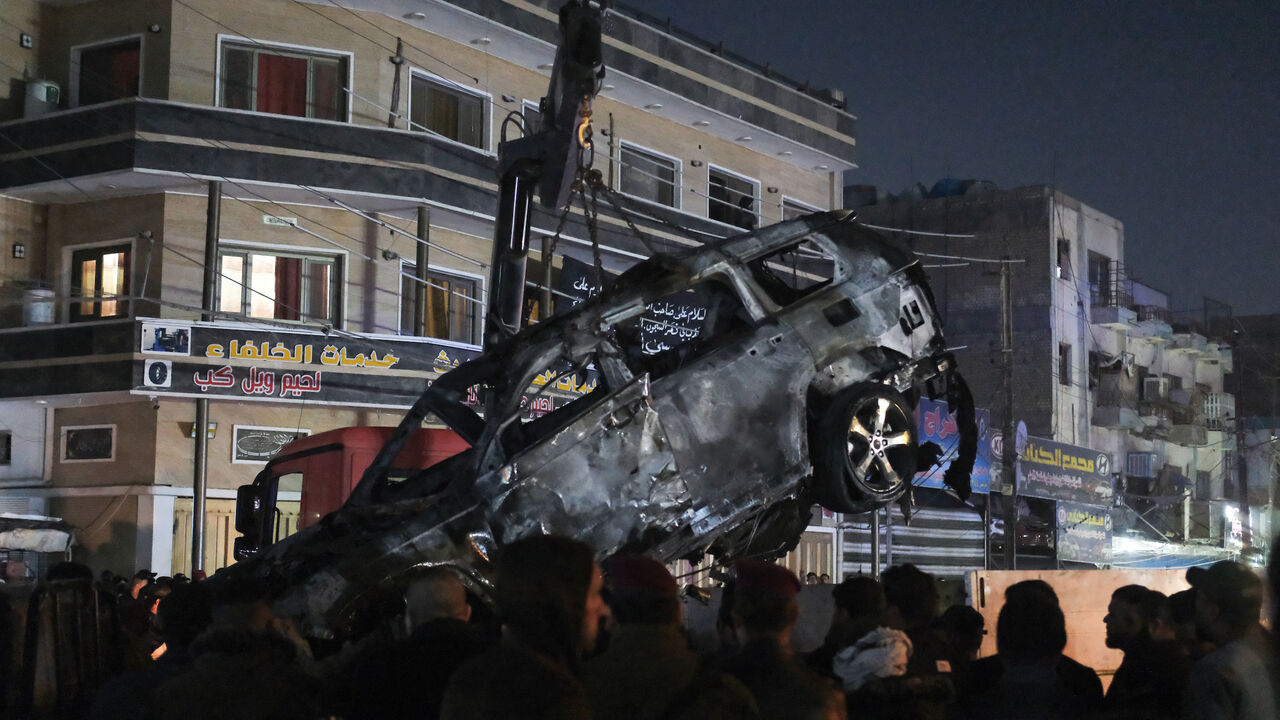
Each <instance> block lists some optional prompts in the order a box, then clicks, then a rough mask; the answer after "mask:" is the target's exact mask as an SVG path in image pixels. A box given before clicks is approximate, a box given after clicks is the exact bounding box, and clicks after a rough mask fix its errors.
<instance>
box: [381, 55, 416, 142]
mask: <svg viewBox="0 0 1280 720" xmlns="http://www.w3.org/2000/svg"><path fill="white" fill-rule="evenodd" d="M388 59H389V60H391V64H392V65H393V66H395V67H394V69H393V72H394V73H395V79H394V80H392V81H391V109H390V110H388V111H387V127H389V128H394V127H395V126H396V115H397V114H398V113H399V110H400V66H401V65H403V64H404V40H401V39H400V38H396V54H395V55H392V56H391V57H390V58H388ZM405 129H406V130H412V128H410V127H409V126H408V125H406V126H405Z"/></svg>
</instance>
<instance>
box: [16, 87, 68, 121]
mask: <svg viewBox="0 0 1280 720" xmlns="http://www.w3.org/2000/svg"><path fill="white" fill-rule="evenodd" d="M61 99H62V91H61V90H60V89H59V88H58V83H56V82H54V81H52V80H28V81H27V96H26V102H25V104H24V105H23V108H22V117H24V118H27V119H31V118H38V117H40V116H42V115H45V114H46V113H51V112H54V111H55V110H57V109H58V102H59V101H60V100H61Z"/></svg>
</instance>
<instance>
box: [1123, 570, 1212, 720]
mask: <svg viewBox="0 0 1280 720" xmlns="http://www.w3.org/2000/svg"><path fill="white" fill-rule="evenodd" d="M1167 608H1168V598H1166V597H1165V596H1164V594H1163V593H1160V592H1157V591H1155V590H1151V589H1148V588H1145V587H1143V586H1141V585H1126V586H1124V587H1122V588H1119V589H1118V590H1116V591H1115V592H1113V593H1111V603H1110V604H1109V605H1108V606H1107V614H1106V616H1105V617H1103V619H1102V621H1103V623H1105V624H1106V628H1107V635H1106V644H1107V647H1109V648H1115V649H1117V650H1120V651H1122V652H1123V653H1124V660H1123V661H1122V662H1121V663H1120V667H1119V668H1117V669H1116V674H1115V676H1114V677H1112V679H1111V685H1110V687H1108V688H1107V695H1106V698H1105V700H1104V702H1103V707H1104V708H1105V709H1106V712H1107V714H1108V716H1109V717H1123V718H1176V717H1178V715H1179V714H1180V713H1181V711H1182V702H1181V700H1182V693H1181V692H1170V688H1182V687H1185V685H1186V681H1187V675H1188V674H1189V673H1190V672H1191V660H1190V658H1189V657H1188V656H1187V654H1186V650H1185V649H1184V648H1183V647H1182V645H1181V644H1180V643H1179V642H1178V641H1177V640H1176V639H1175V637H1174V633H1173V629H1172V627H1170V626H1168V625H1167V624H1166V622H1165V620H1164V619H1162V618H1167V617H1168V610H1167Z"/></svg>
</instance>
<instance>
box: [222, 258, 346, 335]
mask: <svg viewBox="0 0 1280 720" xmlns="http://www.w3.org/2000/svg"><path fill="white" fill-rule="evenodd" d="M218 272H219V277H218V309H219V310H220V311H222V312H228V313H237V314H242V315H246V316H248V317H251V318H264V319H272V320H298V321H320V322H329V323H337V322H338V308H339V300H340V298H339V292H338V275H339V273H338V259H337V258H335V257H332V256H327V255H308V254H302V253H297V254H295V253H273V252H266V251H259V250H238V249H235V248H224V249H222V250H220V251H219V252H218Z"/></svg>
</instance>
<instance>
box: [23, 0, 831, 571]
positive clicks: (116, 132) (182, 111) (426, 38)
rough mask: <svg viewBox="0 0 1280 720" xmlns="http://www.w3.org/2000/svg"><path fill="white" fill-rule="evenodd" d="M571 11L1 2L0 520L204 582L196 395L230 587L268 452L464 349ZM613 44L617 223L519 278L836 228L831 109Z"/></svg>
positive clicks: (605, 100)
mask: <svg viewBox="0 0 1280 720" xmlns="http://www.w3.org/2000/svg"><path fill="white" fill-rule="evenodd" d="M558 5H559V3H558V2H556V1H555V0H534V1H533V2H516V1H515V0H489V1H487V2H485V1H481V0H422V1H419V2H414V3H406V2H400V1H398V0H351V1H349V2H344V3H326V2H292V1H291V0H261V1H259V2H252V3H249V2H240V3H231V2H223V1H221V0H140V1H134V0H86V1H84V2H66V1H48V2H41V1H39V0H19V1H17V2H6V3H3V4H2V5H0V22H3V24H4V25H5V26H6V27H8V28H10V29H11V30H12V31H13V34H14V37H15V40H17V39H18V38H19V36H20V40H21V42H17V41H15V42H10V43H5V44H3V45H2V46H0V73H3V74H4V76H5V77H6V78H7V79H8V82H6V83H4V84H3V86H0V119H3V120H4V122H0V194H2V196H0V226H2V227H3V230H4V237H5V246H6V247H5V249H4V250H5V251H4V252H3V253H0V303H2V304H0V327H3V328H4V329H0V440H2V441H3V447H4V448H5V450H6V452H5V453H4V454H3V461H4V462H3V463H0V509H3V510H6V511H14V510H16V511H22V512H41V513H48V514H53V515H58V516H61V517H64V518H65V519H67V520H68V521H69V522H71V523H72V524H73V525H76V526H77V527H79V528H81V532H80V534H79V540H80V549H79V551H78V553H79V558H80V559H84V560H86V561H88V562H89V563H90V564H92V565H93V566H94V567H95V568H99V569H101V568H110V569H112V570H115V571H116V572H118V573H126V572H131V571H132V570H133V569H134V568H137V567H144V566H145V567H150V568H152V569H153V570H156V571H158V572H162V573H165V572H185V571H187V569H188V568H189V567H190V566H191V563H190V559H189V557H188V556H187V552H188V549H189V548H190V545H191V543H190V529H189V528H190V525H191V506H192V490H191V487H192V477H193V446H194V443H193V440H192V438H193V437H194V434H195V432H197V431H205V429H197V428H195V427H194V425H195V422H194V420H195V409H194V408H195V402H194V401H193V398H208V399H209V400H211V403H210V405H211V409H210V418H209V419H210V424H209V427H208V428H207V432H208V434H209V437H210V438H211V439H210V442H209V458H208V477H209V486H210V488H211V490H210V498H211V499H210V500H209V503H208V506H207V528H208V531H207V532H208V539H207V541H206V544H205V546H206V557H205V558H204V565H205V567H206V568H208V569H210V570H212V569H215V568H217V567H220V566H222V565H224V564H225V563H226V562H227V561H228V555H229V548H230V546H231V541H232V539H233V537H234V535H235V533H234V531H233V530H232V528H231V517H232V498H233V497H234V488H235V487H236V486H238V485H240V484H242V483H245V482H248V481H249V480H250V479H251V478H252V476H253V475H254V473H255V472H256V471H257V470H258V468H259V467H261V465H262V461H263V459H264V458H265V457H266V456H268V455H269V454H270V452H271V451H272V449H273V448H278V447H279V445H280V444H281V443H282V442H287V441H288V440H289V439H290V438H292V437H294V436H295V435H297V434H304V433H307V432H312V433H315V432H320V431H323V430H327V429H332V428H336V427H342V426H347V425H391V424H394V423H395V422H396V421H397V420H398V418H399V410H400V409H401V408H404V407H406V406H407V405H408V404H409V403H410V402H411V401H412V399H413V397H415V396H416V395H417V393H418V391H419V390H420V389H421V387H422V386H423V383H424V382H425V381H427V380H429V379H431V378H433V377H435V376H436V375H437V374H438V373H439V372H440V371H441V370H444V369H447V368H449V367H451V366H452V365H454V364H456V363H457V362H459V361H461V360H465V359H467V358H468V357H471V356H473V355H474V354H475V353H476V352H477V351H478V343H479V342H480V338H481V337H482V334H483V329H484V318H483V312H480V311H479V310H478V309H477V308H478V307H483V302H484V298H485V294H486V289H487V288H486V282H487V264H488V262H489V258H490V257H491V243H492V235H493V216H494V214H495V212H496V187H497V183H496V173H495V160H496V158H495V152H496V147H497V145H498V143H499V142H500V140H501V138H502V137H503V136H504V135H506V136H508V137H510V136H513V135H514V134H518V133H519V129H520V125H521V123H522V122H525V121H527V122H536V117H537V115H538V112H539V111H538V100H539V98H540V97H541V96H542V95H544V94H545V93H546V90H547V84H548V76H549V73H550V69H551V63H552V60H553V57H554V50H555V47H554V46H555V42H556V41H557V36H558V30H557V15H556V11H555V9H556V7H558ZM605 33H606V38H605V47H604V57H605V63H606V66H607V76H606V78H605V80H604V84H603V86H602V87H601V89H600V94H599V97H598V98H597V100H596V101H595V103H594V106H593V113H594V114H593V124H594V128H595V138H596V140H597V152H596V153H595V158H594V167H595V168H597V169H601V170H603V171H604V174H605V177H606V182H607V183H608V184H609V185H610V186H611V187H613V188H615V189H617V190H618V191H619V192H620V193H621V194H622V197H623V199H624V200H626V203H625V205H626V206H627V209H626V212H625V213H624V212H622V211H621V210H619V209H617V208H615V207H614V206H613V204H612V203H606V202H604V201H603V200H602V201H601V202H600V204H599V207H598V208H597V209H598V212H599V219H598V223H597V225H598V228H597V230H596V231H595V232H594V233H593V232H592V230H591V229H590V228H589V226H588V224H587V223H586V222H585V221H584V217H583V213H582V212H581V211H580V210H577V209H575V211H574V212H572V213H569V214H568V215H567V216H564V217H562V215H561V213H559V212H546V211H543V210H541V209H538V210H537V211H536V212H535V214H534V218H533V225H534V237H533V243H532V245H533V247H534V248H535V252H533V253H532V255H531V264H532V266H533V267H535V268H536V267H539V266H540V265H541V264H542V263H546V262H548V260H550V262H551V264H552V266H553V275H554V276H555V277H556V278H559V277H560V269H561V266H562V263H563V262H564V261H565V260H564V258H569V259H573V260H576V261H579V262H583V263H587V264H588V265H590V264H592V263H594V260H595V254H596V253H595V252H594V248H593V245H596V244H598V247H599V257H600V263H601V265H602V266H603V268H604V269H606V270H609V271H615V272H616V271H619V270H621V269H623V268H625V267H626V266H628V265H630V264H632V263H634V262H636V261H637V260H638V259H641V258H643V257H645V256H646V255H647V253H648V250H647V249H646V245H645V242H642V239H641V238H639V237H637V236H636V233H634V232H633V231H632V229H631V228H630V227H629V223H630V222H634V223H635V225H636V226H638V229H639V231H640V233H642V234H643V235H644V236H645V237H644V239H643V240H644V241H646V242H648V243H652V244H654V245H655V246H657V247H659V248H664V247H678V246H684V245H690V244H695V245H696V244H699V243H701V242H705V241H707V240H708V239H713V238H718V237H723V236H726V235H728V234H732V233H734V232H736V231H738V230H739V229H740V228H741V227H746V226H750V225H753V224H757V223H760V224H768V223H772V222H776V221H778V220H780V219H782V218H783V217H787V216H790V215H792V214H798V213H803V212H806V211H810V210H815V209H829V208H832V207H836V206H838V205H840V204H841V195H840V193H841V187H842V185H843V173H844V171H846V170H848V169H850V168H852V167H853V158H854V149H855V141H854V118H853V116H852V115H850V114H849V113H848V112H846V111H845V110H844V109H843V103H842V101H841V100H840V96H839V94H838V93H835V92H833V91H813V90H810V89H809V88H807V86H806V85H804V84H802V83H799V82H796V81H792V80H789V79H787V78H783V77H780V76H778V75H777V74H776V73H772V72H770V71H769V70H768V69H766V68H764V67H760V66H755V65H752V64H750V63H747V62H745V61H742V60H741V59H738V58H734V57H731V56H728V55H727V54H725V53H723V52H721V51H719V50H718V49H717V48H712V46H711V45H710V44H709V43H706V42H703V41H700V40H697V39H696V38H694V37H692V36H689V35H687V34H684V33H682V32H680V31H679V30H677V29H675V28H671V27H669V26H665V25H659V24H658V23H657V22H655V21H653V20H652V19H649V18H644V17H643V16H641V15H639V14H638V13H635V12H627V11H623V12H613V13H612V14H611V17H610V18H609V21H608V23H607V24H606V30H605ZM398 43H399V44H400V47H401V48H402V52H401V53H400V57H399V58H396V59H393V58H394V57H395V56H397V54H398V53H397V45H398ZM211 183H218V185H217V186H214V185H211ZM215 187H216V188H218V190H219V193H220V194H219V193H215V192H213V189H214V188H215ZM211 198H212V200H211ZM420 211H421V212H420ZM213 216H216V217H217V218H218V220H219V225H218V227H219V228H220V230H219V232H218V234H217V241H218V242H217V253H218V254H217V256H216V257H217V260H216V262H217V273H218V275H219V277H218V281H217V291H216V297H215V300H216V306H217V309H218V313H217V319H216V320H215V321H213V322H207V323H206V322H201V321H200V316H201V314H200V306H201V300H202V278H203V274H204V269H205V268H204V265H205V263H204V260H203V258H204V253H205V250H206V242H205V236H206V228H207V227H208V225H209V219H210V218H211V217H213ZM562 222H563V232H562V233H561V236H560V239H559V241H558V246H557V248H556V251H555V253H554V255H555V257H554V258H546V257H542V256H541V255H540V254H539V253H538V252H537V249H538V248H539V247H540V246H541V241H542V239H543V238H547V237H550V236H552V235H553V234H554V233H555V231H556V229H557V227H559V226H561V223H562ZM680 228H683V229H686V230H687V233H686V232H680V231H678V230H679V229H680ZM593 241H594V242H593ZM422 250H425V252H422ZM530 277H531V278H540V277H541V273H540V272H538V271H537V270H531V272H530ZM556 282H559V279H556V280H553V284H554V283H556ZM419 288H425V289H423V290H419ZM419 292H421V293H422V294H423V295H424V296H425V297H424V301H423V303H422V306H424V307H425V312H424V314H423V315H421V316H416V315H415V313H416V310H415V307H418V305H417V297H418V293H419ZM356 358H359V361H358V362H357V360H356ZM223 368H228V369H227V370H225V371H224V369H223ZM268 376H270V378H271V382H270V383H268V381H267V378H268ZM570 392H571V390H570ZM288 497H289V498H293V499H296V497H297V493H296V491H295V492H293V493H292V495H289V496H288Z"/></svg>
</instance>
